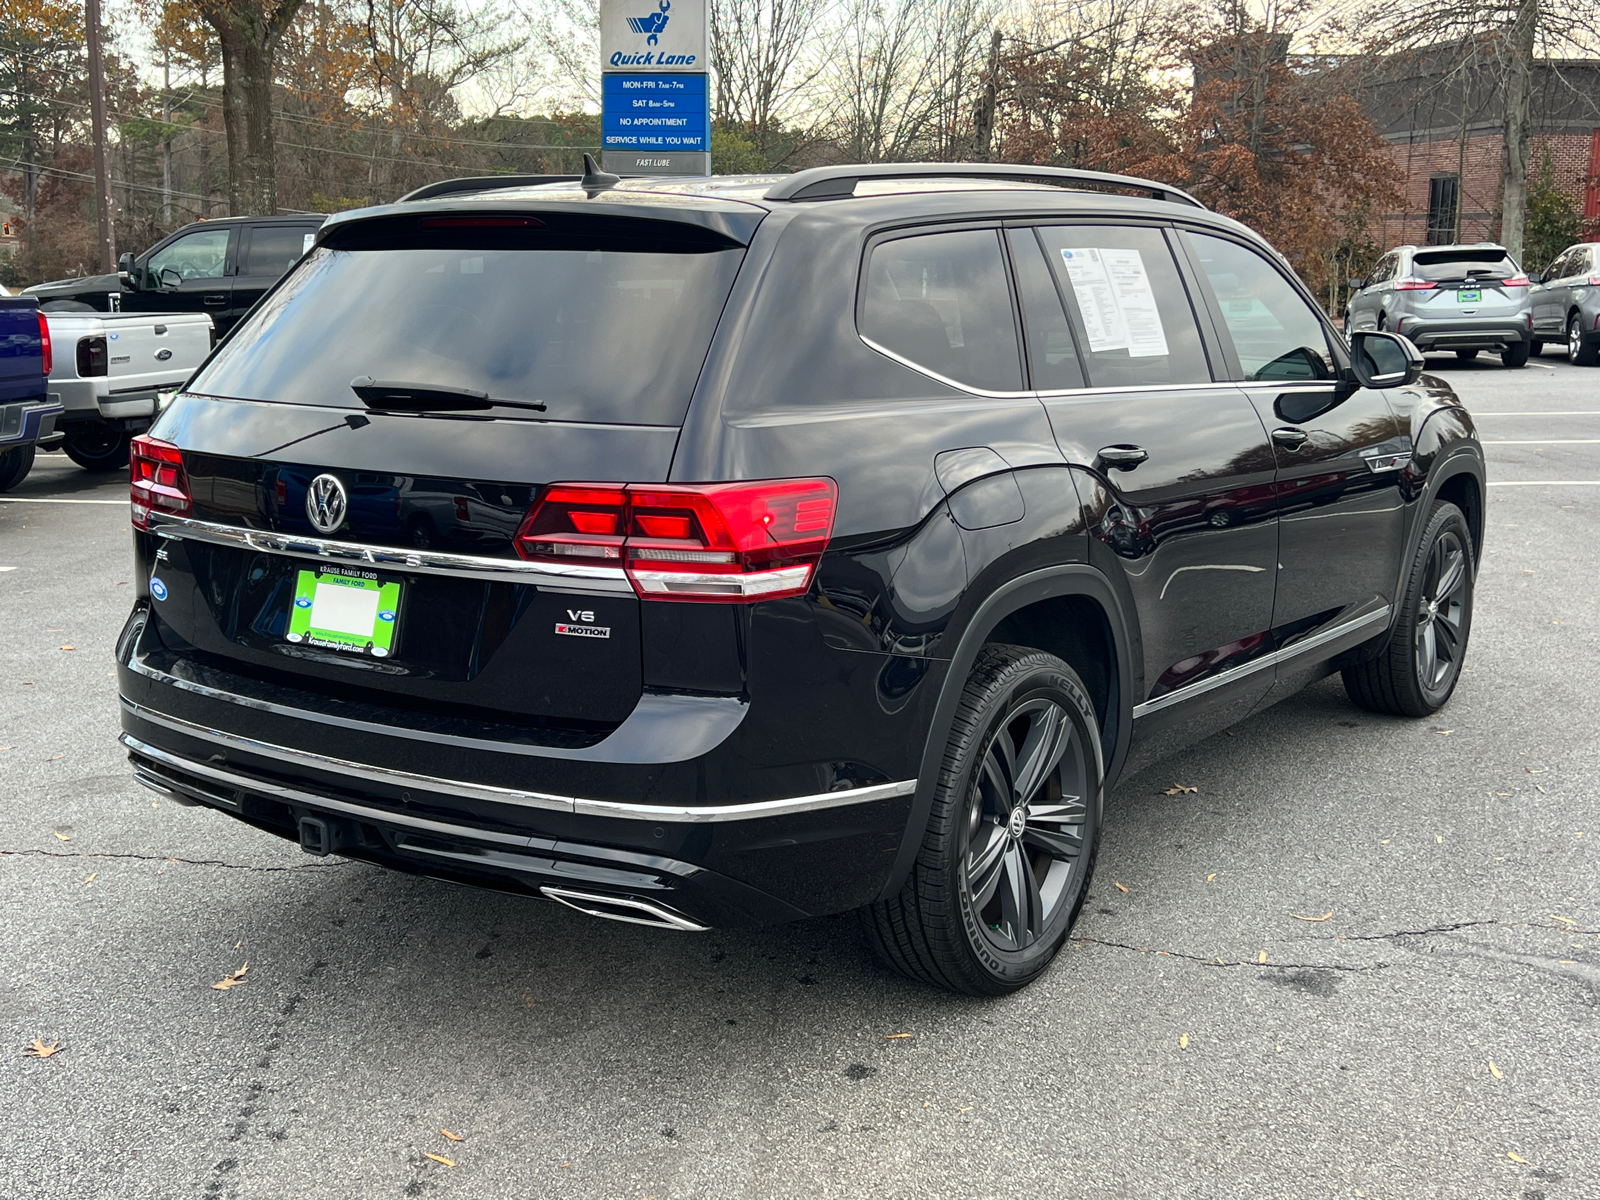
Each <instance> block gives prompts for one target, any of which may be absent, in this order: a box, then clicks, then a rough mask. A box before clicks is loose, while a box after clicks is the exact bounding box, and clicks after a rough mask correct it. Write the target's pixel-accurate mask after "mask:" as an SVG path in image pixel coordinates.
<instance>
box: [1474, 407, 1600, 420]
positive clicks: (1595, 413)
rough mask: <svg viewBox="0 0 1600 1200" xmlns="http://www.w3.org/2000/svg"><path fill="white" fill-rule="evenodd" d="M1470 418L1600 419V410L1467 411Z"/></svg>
mask: <svg viewBox="0 0 1600 1200" xmlns="http://www.w3.org/2000/svg"><path fill="white" fill-rule="evenodd" d="M1467 415H1468V416H1470V417H1474V418H1476V417H1600V408H1572V409H1565V410H1563V411H1561V412H1477V411H1476V410H1474V409H1470V408H1469V409H1467Z"/></svg>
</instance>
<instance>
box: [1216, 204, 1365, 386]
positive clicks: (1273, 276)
mask: <svg viewBox="0 0 1600 1200" xmlns="http://www.w3.org/2000/svg"><path fill="white" fill-rule="evenodd" d="M1184 236H1185V237H1186V238H1188V239H1189V245H1190V247H1191V248H1192V249H1193V250H1194V256H1195V258H1197V259H1198V260H1199V261H1200V270H1201V273H1202V274H1203V275H1205V277H1206V283H1207V284H1209V285H1210V287H1211V292H1212V295H1213V296H1214V297H1215V299H1216V307H1217V311H1218V313H1219V314H1220V315H1221V316H1222V320H1223V323H1224V324H1225V325H1226V326H1227V327H1228V334H1229V336H1231V337H1232V338H1233V348H1234V352H1235V353H1237V354H1238V356H1239V365H1240V367H1241V368H1242V370H1243V375H1242V378H1244V379H1248V380H1292V379H1331V378H1333V364H1332V360H1331V359H1330V358H1329V356H1328V336H1327V333H1326V332H1325V331H1324V330H1323V327H1322V321H1321V319H1320V318H1319V317H1318V316H1317V314H1316V312H1315V311H1314V310H1313V309H1312V307H1311V305H1310V304H1308V303H1307V302H1306V300H1305V297H1303V296H1302V295H1301V294H1300V293H1299V292H1298V291H1296V290H1295V288H1294V286H1293V285H1292V284H1290V282H1289V281H1288V280H1287V279H1285V278H1284V277H1283V275H1282V274H1281V273H1280V272H1279V271H1278V269H1277V268H1276V267H1274V266H1273V265H1272V263H1270V262H1269V261H1267V259H1266V258H1265V257H1263V256H1262V255H1261V254H1259V253H1257V252H1256V251H1254V250H1251V249H1250V248H1249V247H1247V246H1241V245H1240V244H1239V243H1238V242H1234V241H1229V240H1228V239H1227V238H1219V237H1211V236H1210V235H1208V234H1203V233H1186V234H1184Z"/></svg>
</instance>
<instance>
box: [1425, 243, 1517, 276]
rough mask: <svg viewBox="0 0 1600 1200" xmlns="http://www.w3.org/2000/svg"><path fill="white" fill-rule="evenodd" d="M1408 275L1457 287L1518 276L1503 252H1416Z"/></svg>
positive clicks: (1465, 250) (1515, 267)
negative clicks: (1461, 284) (1468, 283)
mask: <svg viewBox="0 0 1600 1200" xmlns="http://www.w3.org/2000/svg"><path fill="white" fill-rule="evenodd" d="M1411 273H1412V274H1413V275H1415V276H1416V277H1417V278H1418V279H1426V280H1427V281H1428V282H1430V283H1460V282H1465V281H1466V280H1468V279H1508V278H1510V277H1511V276H1512V275H1515V274H1517V273H1518V270H1517V264H1516V263H1514V262H1512V261H1511V259H1510V258H1509V257H1508V256H1507V255H1506V252H1505V251H1504V250H1468V249H1462V250H1418V251H1417V253H1416V254H1415V255H1414V256H1413V257H1412V260H1411Z"/></svg>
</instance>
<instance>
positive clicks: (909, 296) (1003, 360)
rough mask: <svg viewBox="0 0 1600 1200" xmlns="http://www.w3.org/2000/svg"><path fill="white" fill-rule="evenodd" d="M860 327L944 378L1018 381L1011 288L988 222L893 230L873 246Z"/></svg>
mask: <svg viewBox="0 0 1600 1200" xmlns="http://www.w3.org/2000/svg"><path fill="white" fill-rule="evenodd" d="M861 333H862V336H863V337H866V338H868V339H870V340H871V341H873V342H876V343H877V344H878V345H880V346H882V347H883V348H884V349H885V350H888V351H890V352H892V353H894V354H897V355H899V356H900V357H901V358H904V359H907V360H908V361H910V362H914V363H916V364H917V365H918V366H920V367H924V368H926V369H927V370H929V371H932V372H933V373H935V374H937V375H943V376H944V377H945V378H946V379H954V380H955V381H956V382H958V383H964V384H966V385H968V386H969V387H975V388H983V389H985V390H986V391H994V392H1014V391H1019V390H1021V388H1022V365H1021V360H1020V358H1019V356H1018V354H1017V331H1016V327H1015V324H1014V322H1013V321H1012V317H1011V289H1010V288H1009V287H1008V286H1007V284H1006V272H1005V264H1004V262H1003V261H1002V259H1001V257H1000V235H999V234H998V233H997V232H996V231H994V230H992V229H974V230H966V231H963V232H959V233H933V234H924V235H921V236H918V237H908V238H898V239H896V240H895V241H892V242H883V243H880V244H879V245H877V246H875V247H873V250H872V257H871V259H870V260H869V261H868V263H867V286H866V294H865V295H864V296H863V298H862V303H861Z"/></svg>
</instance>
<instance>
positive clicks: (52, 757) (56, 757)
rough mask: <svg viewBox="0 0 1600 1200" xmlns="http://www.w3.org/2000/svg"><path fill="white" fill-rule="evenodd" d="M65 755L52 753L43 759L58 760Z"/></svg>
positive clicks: (47, 760) (48, 760)
mask: <svg viewBox="0 0 1600 1200" xmlns="http://www.w3.org/2000/svg"><path fill="white" fill-rule="evenodd" d="M65 757H66V755H65V754H52V755H51V756H50V757H49V758H47V759H45V762H59V761H60V760H61V759H63V758H65Z"/></svg>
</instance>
